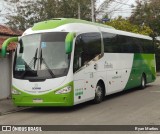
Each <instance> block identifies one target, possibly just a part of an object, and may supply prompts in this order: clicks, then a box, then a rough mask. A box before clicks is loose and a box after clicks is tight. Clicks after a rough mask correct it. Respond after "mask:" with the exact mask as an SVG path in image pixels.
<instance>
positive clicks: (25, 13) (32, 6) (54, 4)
mask: <svg viewBox="0 0 160 134" xmlns="http://www.w3.org/2000/svg"><path fill="white" fill-rule="evenodd" d="M5 1H7V2H8V4H9V5H11V6H10V7H8V11H10V10H11V9H12V8H14V9H13V10H12V11H10V12H11V14H10V15H9V16H7V17H6V18H7V19H8V22H7V25H9V26H10V27H12V28H18V29H20V30H25V29H27V28H29V27H31V26H32V25H33V24H34V23H36V22H39V21H44V20H48V19H52V18H63V17H64V18H78V11H77V10H78V9H77V8H78V4H77V1H75V0H26V1H25V0H5ZM78 2H79V3H80V6H81V19H86V20H90V16H91V15H90V14H91V12H90V1H88V0H79V1H78Z"/></svg>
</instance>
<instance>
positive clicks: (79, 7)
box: [78, 3, 81, 19]
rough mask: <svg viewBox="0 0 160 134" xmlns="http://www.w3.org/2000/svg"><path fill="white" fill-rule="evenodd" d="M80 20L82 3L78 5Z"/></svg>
mask: <svg viewBox="0 0 160 134" xmlns="http://www.w3.org/2000/svg"><path fill="white" fill-rule="evenodd" d="M78 19H81V6H80V3H78Z"/></svg>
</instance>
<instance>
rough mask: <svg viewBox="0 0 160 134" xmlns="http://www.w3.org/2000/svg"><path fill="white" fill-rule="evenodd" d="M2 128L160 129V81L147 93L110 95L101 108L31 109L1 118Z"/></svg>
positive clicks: (95, 106) (87, 105)
mask: <svg viewBox="0 0 160 134" xmlns="http://www.w3.org/2000/svg"><path fill="white" fill-rule="evenodd" d="M0 124H3V125H4V124H6V125H8V124H10V125H28V124H32V125H47V124H48V125H59V124H60V125H78V124H80V125H97V124H98V125H130V124H131V125H160V77H157V80H156V82H154V83H152V84H150V85H148V86H147V88H146V89H144V90H138V89H134V90H132V91H128V92H123V93H118V94H114V95H110V96H107V97H106V99H105V101H103V102H102V103H100V104H98V105H94V104H92V103H91V102H87V103H85V104H81V105H77V106H75V107H73V108H50V107H49V108H31V109H27V110H23V111H20V112H17V113H12V114H8V115H4V116H0ZM95 133H97V132H95ZM149 133H154V132H149Z"/></svg>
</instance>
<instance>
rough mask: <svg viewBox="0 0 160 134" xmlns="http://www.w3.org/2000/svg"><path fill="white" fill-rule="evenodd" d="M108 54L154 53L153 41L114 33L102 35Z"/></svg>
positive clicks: (105, 50)
mask: <svg viewBox="0 0 160 134" xmlns="http://www.w3.org/2000/svg"><path fill="white" fill-rule="evenodd" d="M102 35H103V41H104V52H106V53H154V45H153V41H151V40H147V39H141V38H135V37H129V36H124V35H116V34H112V33H104V32H103V33H102Z"/></svg>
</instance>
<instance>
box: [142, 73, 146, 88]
mask: <svg viewBox="0 0 160 134" xmlns="http://www.w3.org/2000/svg"><path fill="white" fill-rule="evenodd" d="M144 88H146V77H145V75H144V74H143V75H142V78H141V89H144Z"/></svg>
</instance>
